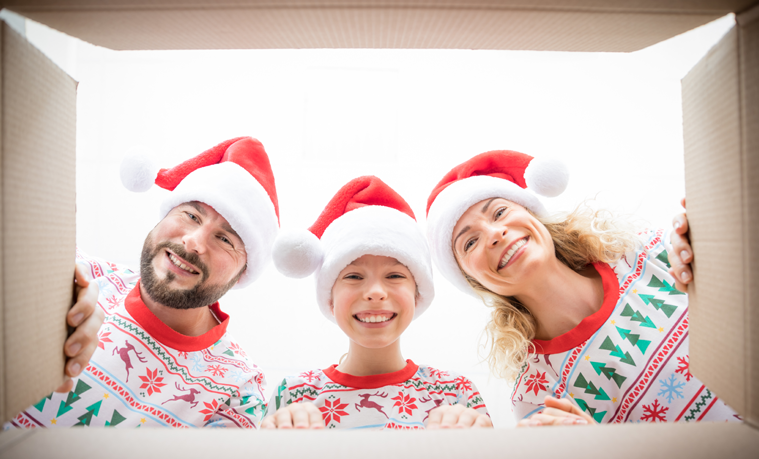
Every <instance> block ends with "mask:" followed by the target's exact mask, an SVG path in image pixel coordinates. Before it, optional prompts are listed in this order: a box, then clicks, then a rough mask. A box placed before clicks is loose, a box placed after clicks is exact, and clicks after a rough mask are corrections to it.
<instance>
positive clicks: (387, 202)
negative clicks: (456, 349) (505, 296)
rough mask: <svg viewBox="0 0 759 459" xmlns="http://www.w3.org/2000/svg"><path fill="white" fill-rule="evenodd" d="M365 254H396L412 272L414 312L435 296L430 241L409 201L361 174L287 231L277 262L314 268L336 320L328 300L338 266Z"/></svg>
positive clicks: (319, 292)
mask: <svg viewBox="0 0 759 459" xmlns="http://www.w3.org/2000/svg"><path fill="white" fill-rule="evenodd" d="M363 255H377V256H385V257H392V258H395V259H396V260H398V261H400V262H401V263H403V264H404V265H405V266H406V267H407V268H408V269H409V270H410V271H411V274H412V275H413V276H414V280H415V281H416V286H417V288H418V289H419V296H418V297H417V301H416V310H415V313H414V318H417V317H419V315H421V314H422V313H423V312H424V311H425V310H426V309H427V307H428V306H429V305H430V303H431V302H432V298H433V297H434V296H435V290H434V287H433V284H432V263H431V260H430V252H429V249H428V248H427V241H426V240H425V238H424V235H423V234H422V232H421V231H420V229H419V226H418V224H417V223H416V218H415V217H414V212H413V211H412V210H411V207H409V205H408V203H406V201H404V200H403V198H402V197H401V196H400V195H399V194H398V193H396V192H395V191H394V190H393V189H392V188H390V187H389V186H388V185H387V184H385V183H384V182H383V181H382V180H380V179H378V178H377V177H373V176H365V177H359V178H356V179H353V180H351V181H350V182H348V183H347V184H346V185H345V186H343V187H342V188H340V190H339V191H338V192H337V194H336V195H335V196H334V197H333V198H332V200H331V201H330V202H329V203H328V204H327V207H325V208H324V211H323V212H322V213H321V215H319V218H318V219H317V220H316V222H315V223H314V224H313V225H312V226H311V227H310V228H309V229H308V230H300V231H289V232H286V231H283V232H282V233H281V234H280V235H279V236H278V237H277V241H276V243H275V244H274V254H273V257H274V266H276V267H277V269H278V270H279V271H280V272H281V273H282V274H284V275H286V276H288V277H295V278H302V277H306V276H308V275H310V274H311V273H313V272H316V276H315V277H316V301H317V303H318V304H319V308H320V309H321V311H322V313H323V314H324V315H325V316H326V317H327V318H328V319H330V320H332V321H333V322H334V320H335V319H334V317H333V316H332V313H331V311H330V306H329V301H330V298H331V296H332V286H333V285H334V284H335V281H336V280H337V276H338V275H339V274H340V271H342V270H343V269H345V267H346V266H348V265H349V264H350V263H351V262H353V261H354V260H356V259H358V258H360V257H362V256H363Z"/></svg>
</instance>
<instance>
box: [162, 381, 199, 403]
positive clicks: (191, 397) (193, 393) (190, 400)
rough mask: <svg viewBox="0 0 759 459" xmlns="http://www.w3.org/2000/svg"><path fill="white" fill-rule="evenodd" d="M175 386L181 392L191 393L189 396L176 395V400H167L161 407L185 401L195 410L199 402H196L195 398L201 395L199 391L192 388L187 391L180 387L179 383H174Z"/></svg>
mask: <svg viewBox="0 0 759 459" xmlns="http://www.w3.org/2000/svg"><path fill="white" fill-rule="evenodd" d="M174 386H176V388H177V390H178V391H180V392H190V393H189V394H184V395H175V396H174V398H172V399H170V400H166V401H165V402H163V403H161V405H163V404H164V403H168V402H173V401H175V400H183V401H185V402H187V403H189V404H190V408H195V407H196V406H197V405H198V401H197V400H195V396H196V395H198V394H199V393H200V391H199V390H197V389H195V388H192V387H191V388H189V389H185V388H183V387H179V383H177V382H175V383H174Z"/></svg>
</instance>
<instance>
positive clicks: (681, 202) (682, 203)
mask: <svg viewBox="0 0 759 459" xmlns="http://www.w3.org/2000/svg"><path fill="white" fill-rule="evenodd" d="M680 204H681V205H682V206H683V209H685V196H683V199H681V200H680Z"/></svg>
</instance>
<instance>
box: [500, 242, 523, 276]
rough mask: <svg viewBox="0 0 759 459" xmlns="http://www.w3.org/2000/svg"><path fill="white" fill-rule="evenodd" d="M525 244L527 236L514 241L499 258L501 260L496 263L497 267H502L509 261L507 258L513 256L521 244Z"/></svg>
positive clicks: (509, 258)
mask: <svg viewBox="0 0 759 459" xmlns="http://www.w3.org/2000/svg"><path fill="white" fill-rule="evenodd" d="M525 244H527V238H526V237H525V238H522V239H520V240H518V241H517V242H515V243H514V245H512V246H511V248H510V249H509V251H508V252H506V254H505V255H504V256H503V258H501V262H500V263H498V269H501V268H503V267H504V266H506V265H507V264H508V263H509V260H511V257H513V256H514V254H515V253H516V252H517V250H519V249H520V248H521V247H522V246H524V245H525Z"/></svg>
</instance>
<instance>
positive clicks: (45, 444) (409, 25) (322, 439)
mask: <svg viewBox="0 0 759 459" xmlns="http://www.w3.org/2000/svg"><path fill="white" fill-rule="evenodd" d="M630 3H632V4H630ZM752 5H753V6H752ZM5 6H6V7H8V8H10V9H12V10H13V11H15V12H18V13H20V14H23V15H26V16H27V17H29V18H31V19H34V20H37V21H40V22H42V23H44V24H46V25H48V26H51V27H53V28H56V29H58V30H61V31H63V32H66V33H69V34H71V35H74V36H77V37H79V38H82V39H84V40H87V41H90V42H92V43H94V44H98V45H102V46H108V47H111V48H115V49H187V48H206V49H208V48H282V47H286V48H290V47H311V48H317V47H330V48H342V47H387V48H478V49H483V48H484V49H542V50H576V51H577V50H582V51H633V50H636V49H640V48H642V47H645V46H648V45H650V44H653V43H655V42H658V41H660V40H663V39H666V38H669V37H671V36H674V35H676V34H678V33H681V32H683V31H685V30H688V29H690V28H692V27H695V26H698V25H700V24H703V23H705V22H708V21H710V20H712V19H715V18H717V17H719V16H721V15H724V14H726V13H728V12H735V13H736V17H737V26H736V27H735V28H734V29H733V30H732V31H731V32H730V33H728V34H727V35H726V36H725V37H724V39H723V40H722V41H721V42H720V43H719V44H718V45H717V46H715V47H714V49H713V50H711V51H710V52H709V54H708V55H707V56H706V57H705V58H704V59H703V60H702V61H701V62H700V63H699V64H698V65H697V66H696V67H694V69H693V70H692V71H691V72H690V73H689V75H688V76H687V77H686V78H685V79H684V80H683V123H684V138H685V153H686V158H685V159H686V189H687V196H688V213H689V218H690V220H691V228H692V237H693V245H694V250H695V252H696V259H697V260H698V263H697V265H696V266H695V273H696V285H695V286H694V287H693V289H692V293H691V298H690V301H691V306H690V311H691V314H690V320H691V331H690V346H691V363H692V367H691V368H692V371H693V373H694V374H696V375H697V376H698V377H699V378H700V379H701V380H702V381H704V382H705V383H706V384H707V385H708V386H709V387H710V388H711V389H712V390H713V391H714V392H715V393H716V394H717V395H718V396H719V397H721V398H723V399H724V400H725V401H726V402H727V403H728V404H730V405H731V406H732V407H733V408H735V409H736V410H737V411H738V412H739V413H740V414H741V415H742V416H743V417H744V419H745V421H746V422H745V423H744V424H730V425H727V424H726V425H721V424H705V423H704V424H660V425H648V424H647V425H644V424H640V425H606V426H598V427H592V428H553V429H550V430H549V429H528V430H519V431H517V430H500V429H496V430H488V431H462V432H425V433H421V434H420V433H409V432H380V433H377V432H330V433H329V434H322V433H314V432H300V433H293V432H260V433H251V432H241V431H237V432H217V431H212V430H204V431H199V432H192V433H190V432H182V431H166V430H153V431H145V432H140V433H139V434H137V433H134V432H128V431H121V430H116V429H114V430H89V429H87V430H76V429H72V430H41V429H39V430H36V431H16V432H7V433H4V434H2V435H0V456H3V457H32V456H40V457H42V456H50V455H56V456H64V457H65V455H66V454H69V455H70V456H71V457H82V456H86V455H88V454H96V455H108V456H112V457H121V456H123V457H126V456H130V457H131V456H133V455H134V451H133V450H132V449H131V448H128V447H125V446H124V445H130V444H135V440H136V438H135V437H136V435H140V439H139V440H138V441H139V442H140V445H141V448H143V449H144V451H146V452H149V454H150V455H151V456H158V455H172V456H185V455H186V456H201V455H203V456H207V455H211V454H219V453H222V454H224V455H225V456H235V455H237V456H243V455H245V456H248V455H250V454H264V455H266V454H270V455H277V456H282V457H290V456H292V457H296V456H297V457H304V456H305V457H308V456H319V455H327V454H329V455H330V456H335V457H350V456H355V455H358V454H360V455H362V456H365V457H380V456H382V457H385V456H387V454H388V453H391V454H393V455H397V456H402V455H406V456H412V455H413V456H419V455H431V456H432V455H434V456H436V457H438V456H439V457H460V456H464V455H478V454H479V455H492V456H495V455H498V456H504V455H508V454H511V455H519V454H524V455H528V454H529V455H534V454H536V453H537V454H540V455H551V454H555V455H558V454H561V455H562V456H569V457H587V456H588V455H590V456H595V457H600V456H614V457H640V456H641V455H645V456H650V455H653V456H662V457H665V456H666V457H672V456H683V457H714V456H728V457H756V456H757V455H759V431H758V430H757V428H759V412H758V411H759V410H758V408H759V407H758V404H759V364H758V363H759V362H757V359H758V357H757V356H759V333H757V332H756V331H755V328H756V327H757V326H759V300H758V299H757V298H759V293H757V292H756V291H755V290H756V289H757V286H759V282H757V280H759V279H757V276H759V261H757V256H756V254H757V253H759V242H755V241H754V237H753V236H754V232H755V230H757V229H759V212H757V211H758V210H759V178H757V177H759V174H755V173H754V171H757V170H758V169H759V82H758V81H757V80H758V78H757V76H759V4H757V3H756V0H732V1H720V0H698V1H684V0H668V1H665V0H660V1H656V0H639V1H636V2H629V1H624V0H613V1H605V2H603V4H600V3H599V2H596V1H591V0H585V1H581V0H573V1H564V2H561V1H558V0H541V1H532V2H526V1H522V2H520V1H516V0H509V1H506V0H503V1H496V0H481V1H479V2H477V3H474V4H473V3H471V2H464V1H455V0H449V1H445V0H419V1H418V2H415V3H413V4H409V3H408V2H402V1H400V0H398V1H383V0H376V1H372V2H362V1H356V0H354V1H348V0H335V1H332V2H324V1H318V0H301V1H295V0H285V1H280V2H276V3H275V2H264V1H256V0H248V1H244V0H237V1H232V2H229V3H224V4H219V3H212V2H204V1H203V0H164V2H162V3H160V4H158V3H156V2H154V1H149V0H142V1H138V2H134V1H129V2H127V1H125V0H111V1H108V2H95V1H94V0H79V1H75V0H66V1H63V0H61V1H54V0H48V1H45V0H37V1H34V2H30V1H24V2H22V1H20V0H17V1H7V2H5ZM9 36H12V35H11V34H10V33H9V32H8V30H7V27H5V26H3V35H2V37H3V48H2V53H3V54H2V56H3V60H2V75H3V92H2V98H3V99H2V100H3V105H2V107H3V131H2V132H3V139H2V140H3V144H2V145H3V151H2V153H3V163H2V166H3V167H2V171H3V206H2V209H3V213H2V216H3V245H2V250H3V254H2V255H3V260H4V263H3V268H2V273H3V283H2V284H0V288H2V289H3V290H2V291H3V305H4V306H5V309H4V321H3V328H2V329H3V334H4V335H3V337H2V338H3V339H2V341H0V342H1V343H2V346H3V348H2V350H3V353H0V355H3V356H4V357H3V358H4V359H5V360H4V361H3V362H0V363H2V365H0V371H3V373H2V374H1V375H0V376H2V378H3V379H2V381H3V390H2V392H3V396H4V398H3V400H5V405H4V407H3V410H4V411H3V413H7V412H13V410H12V409H10V407H9V406H8V400H9V397H8V393H9V392H11V390H15V388H16V386H25V385H26V384H27V383H30V382H31V381H32V378H28V377H25V376H22V375H21V374H20V373H19V372H18V370H17V369H16V368H15V367H13V366H11V365H10V363H11V362H10V356H17V355H24V354H25V353H24V351H25V344H26V342H28V340H27V341H19V340H17V339H14V338H13V337H12V336H11V335H10V333H13V332H23V333H27V332H29V330H28V329H29V327H28V324H30V323H31V324H34V325H35V326H37V325H40V324H42V323H44V324H47V325H49V326H51V327H53V328H55V327H60V326H61V324H62V318H61V316H60V312H58V313H56V314H58V315H57V316H56V314H51V315H50V316H49V317H48V318H47V320H43V321H40V320H35V318H34V317H31V315H29V314H27V309H26V308H25V309H23V310H20V311H21V316H22V317H21V319H20V320H19V323H20V324H21V325H15V326H12V325H11V322H10V321H9V309H8V305H9V298H11V299H12V301H14V305H15V301H17V300H15V299H13V297H12V296H10V294H9V291H10V290H9V288H10V287H11V286H13V287H14V288H15V287H16V286H15V285H14V284H13V283H11V282H9V279H11V278H10V276H11V273H10V270H9V268H10V267H13V268H14V269H17V266H18V264H17V263H18V262H19V260H20V259H21V258H22V255H21V254H23V255H24V256H26V255H27V251H26V250H25V247H23V246H21V247H19V246H18V245H17V244H9V241H10V236H11V233H10V232H9V230H10V229H11V228H12V227H17V228H24V229H26V230H27V231H35V232H36V231H37V228H38V227H41V226H42V225H37V224H36V222H37V220H35V219H34V218H36V217H34V218H31V219H28V220H27V219H26V218H27V217H26V212H29V209H31V208H32V207H33V206H31V205H29V206H27V207H28V208H27V207H22V208H20V209H19V208H15V211H13V212H9V210H10V209H12V207H9V206H10V204H8V202H9V198H10V197H11V196H12V195H13V194H14V193H15V192H16V191H17V187H21V186H22V185H27V184H26V183H25V179H26V177H25V176H21V175H19V174H21V173H20V172H14V171H11V170H9V158H10V156H9V153H8V152H9V151H11V149H9V145H11V142H9V139H8V137H9V136H10V135H11V134H13V135H16V134H15V133H16V132H30V133H34V134H38V133H39V132H42V131H47V130H49V129H51V128H52V127H53V126H61V127H59V128H58V129H61V130H62V131H64V130H65V133H62V134H60V135H62V136H64V137H66V139H67V141H66V142H65V148H63V147H60V146H56V147H57V148H59V149H58V150H49V149H48V148H41V147H40V151H41V153H42V154H44V153H45V152H46V151H55V152H56V153H57V154H58V155H62V156H65V157H66V158H68V159H69V160H71V161H73V158H74V150H73V135H74V126H73V107H74V106H75V99H74V95H73V94H74V91H73V88H74V84H73V82H71V81H70V80H69V81H68V86H67V85H66V84H63V83H60V84H59V85H58V86H54V85H53V83H51V82H49V81H48V80H39V79H37V78H38V77H39V75H41V74H45V75H46V74H48V73H49V74H51V75H52V74H56V72H55V71H54V70H52V69H50V67H49V66H50V65H51V64H50V63H49V62H43V61H44V58H42V59H40V58H41V56H39V54H38V53H36V54H35V53H34V52H32V51H29V52H27V53H22V54H18V58H17V59H19V62H16V61H13V62H14V64H13V65H11V66H10V67H13V69H12V70H13V71H11V70H9V64H8V62H9V56H11V55H12V48H24V46H26V47H28V44H25V43H20V42H19V39H18V37H15V38H10V39H9V38H8V37H9ZM14 40H15V41H14ZM14 43H15V44H14ZM9 44H12V45H11V46H9ZM9 49H11V50H9ZM24 49H26V48H24ZM26 66H28V67H29V68H30V69H31V70H30V71H29V73H27V74H26V75H27V76H26V77H25V78H21V79H20V80H21V81H19V82H18V83H17V84H18V85H20V87H25V85H26V86H29V87H31V88H33V89H34V91H32V92H34V93H39V94H44V97H41V98H42V99H43V101H44V102H45V103H48V102H47V101H52V100H56V101H57V102H54V103H51V104H52V106H54V107H55V109H57V110H61V113H62V114H61V116H56V117H50V118H47V119H41V118H40V117H39V115H40V113H39V112H34V111H27V112H22V111H21V110H22V109H21V108H20V107H17V106H15V105H9V100H11V99H10V97H11V93H12V92H13V91H16V89H15V86H14V85H12V84H9V82H10V81H12V80H11V79H9V77H8V74H9V73H13V72H15V71H16V70H17V69H21V68H26ZM59 76H60V75H59ZM62 80H66V79H65V78H62ZM27 97H32V96H31V95H30V96H27ZM59 98H60V99H59ZM38 103H43V102H38ZM28 105H34V104H28ZM28 108H29V107H23V109H28ZM13 119H16V120H17V121H18V122H19V123H20V124H17V125H16V126H15V127H14V128H13V129H11V128H10V127H9V126H8V123H9V122H10V120H13ZM67 122H68V123H70V124H69V125H66V126H63V125H62V124H65V123H67ZM60 123H62V124H60ZM32 126H34V128H33V127H32ZM69 142H70V143H69ZM14 145H15V144H14ZM24 147H29V145H26V144H24ZM64 150H65V151H64ZM15 151H21V150H15ZM51 156H53V155H51ZM43 158H47V157H46V156H43ZM26 160H27V158H26V157H24V159H23V161H26ZM19 161H21V159H19ZM46 161H48V160H47V159H45V160H40V161H37V163H40V164H47V163H46ZM67 164H68V163H67ZM35 165H36V164H35ZM37 167H40V166H37ZM70 167H71V169H70V170H71V174H70V176H69V175H67V174H62V173H59V174H57V176H56V178H60V177H59V176H61V175H66V176H67V177H71V179H72V180H73V174H74V173H73V166H70ZM60 168H61V166H58V165H56V167H55V169H56V170H59V169H60ZM60 170H68V169H60ZM17 176H20V177H22V178H23V180H19V179H17V178H16V180H17V182H23V183H18V185H16V184H12V183H13V182H11V181H12V180H14V178H15V177H17ZM48 180H51V178H47V179H46V181H45V184H46V185H48V183H47V181H48ZM11 184H12V185H11ZM31 188H33V189H35V190H36V189H37V188H36V187H35V186H32V187H31ZM48 188H49V186H48ZM71 188H72V189H73V186H72V187H71ZM30 193H31V192H30ZM34 196H35V197H36V198H38V199H37V200H36V201H35V202H36V203H37V205H38V207H39V208H40V209H41V210H42V211H43V212H42V213H43V214H44V211H49V210H53V209H58V208H61V209H64V210H65V209H68V210H66V211H63V212H61V213H62V214H66V213H67V212H68V213H69V214H70V215H69V220H66V219H65V218H66V215H62V216H60V217H56V218H57V221H60V222H64V221H65V222H66V223H65V224H59V226H62V227H65V229H66V230H67V231H68V230H71V231H73V213H71V212H70V210H71V208H72V207H73V202H74V200H73V197H65V198H61V199H62V201H58V203H53V201H52V200H48V199H52V196H51V197H50V198H45V197H42V195H41V194H36V195H34ZM24 222H29V223H24ZM32 222H34V223H35V225H31V226H30V224H31V223H32ZM30 228H31V229H30ZM56 234H57V233H56ZM45 237H48V238H49V239H44V238H45ZM35 238H36V239H40V238H43V239H44V240H43V241H42V242H43V243H45V242H50V243H51V245H52V243H53V242H54V243H55V245H56V247H61V246H63V247H64V250H63V251H66V250H68V248H67V247H68V245H67V244H69V242H68V240H65V241H64V242H63V243H61V242H60V241H61V239H60V238H58V237H57V236H56V237H55V238H52V237H50V236H42V235H41V233H40V235H37V234H35ZM71 247H73V242H71ZM13 249H15V250H18V252H16V254H13V252H12V250H13ZM45 250H47V251H53V250H56V249H55V248H52V247H50V248H47V249H45ZM43 253H44V251H43ZM66 257H68V258H66ZM72 258H73V252H72V253H71V254H68V255H66V256H62V258H61V260H63V261H62V262H61V265H60V267H56V268H53V267H50V269H49V270H50V271H51V272H53V271H54V272H56V273H58V271H60V273H61V275H62V277H66V278H67V279H69V284H70V274H68V273H70V265H67V264H66V260H68V262H69V263H70V261H71V259H72ZM46 261H47V260H46ZM30 265H31V266H34V267H38V266H39V265H38V264H31V263H30ZM46 266H47V265H46ZM19 271H21V270H19ZM63 274H66V276H63ZM31 285H32V286H33V285H37V284H34V283H32V284H31ZM28 288H29V287H28V286H27V287H26V289H28ZM68 288H70V285H69V287H68ZM64 290H65V286H63V285H62V287H61V290H60V291H59V292H58V294H59V295H58V296H59V297H60V298H59V299H63V298H64V297H65V293H67V292H65V291H64ZM19 291H25V290H24V289H20V290H19ZM35 293H36V292H35ZM60 302H62V301H60ZM35 304H45V307H46V308H47V307H51V306H49V305H47V304H46V303H35ZM51 308H52V307H51ZM62 310H63V308H61V311H62ZM13 311H14V312H15V311H16V309H13ZM24 324H27V327H26V328H18V327H21V326H23V325H24ZM14 327H16V328H18V330H16V329H15V328H14ZM15 336H18V335H15ZM40 347H41V346H40ZM48 358H50V359H54V356H49V357H48ZM56 358H58V359H59V360H60V355H58V356H57V357H56ZM49 370H50V374H51V375H60V369H49ZM10 382H13V384H12V386H13V388H14V389H12V388H11V384H10ZM52 386H54V384H52V383H51V384H48V386H47V388H48V390H49V388H50V387H52ZM32 401H34V400H32ZM29 403H31V402H29ZM29 403H25V404H21V405H22V407H23V406H26V405H28V404H29ZM293 435H295V436H297V437H298V438H297V439H296V441H293V439H292V436H293ZM64 444H65V445H67V448H66V449H61V445H64ZM375 444H380V445H383V447H381V448H376V447H374V445H375ZM73 445H76V446H73ZM370 445H371V446H370Z"/></svg>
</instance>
